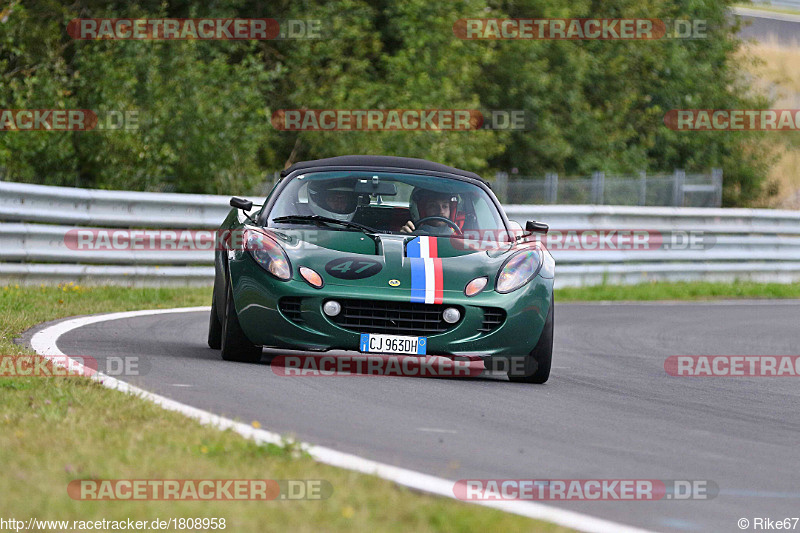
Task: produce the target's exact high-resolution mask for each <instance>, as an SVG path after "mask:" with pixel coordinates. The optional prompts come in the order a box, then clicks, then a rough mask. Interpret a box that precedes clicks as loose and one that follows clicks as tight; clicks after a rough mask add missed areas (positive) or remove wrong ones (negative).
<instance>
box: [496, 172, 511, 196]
mask: <svg viewBox="0 0 800 533" xmlns="http://www.w3.org/2000/svg"><path fill="white" fill-rule="evenodd" d="M493 189H494V194H495V196H497V198H499V199H500V201H501V202H503V203H505V202H508V172H498V173H497V174H495V175H494V187H493Z"/></svg>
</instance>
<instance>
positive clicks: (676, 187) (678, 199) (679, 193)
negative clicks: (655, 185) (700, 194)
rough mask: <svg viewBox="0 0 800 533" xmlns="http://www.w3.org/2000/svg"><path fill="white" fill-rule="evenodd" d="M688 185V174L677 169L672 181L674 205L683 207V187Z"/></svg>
mask: <svg viewBox="0 0 800 533" xmlns="http://www.w3.org/2000/svg"><path fill="white" fill-rule="evenodd" d="M685 183H686V172H684V171H683V170H679V169H677V168H676V169H675V176H674V178H673V181H672V205H674V206H676V207H683V185H684V184H685Z"/></svg>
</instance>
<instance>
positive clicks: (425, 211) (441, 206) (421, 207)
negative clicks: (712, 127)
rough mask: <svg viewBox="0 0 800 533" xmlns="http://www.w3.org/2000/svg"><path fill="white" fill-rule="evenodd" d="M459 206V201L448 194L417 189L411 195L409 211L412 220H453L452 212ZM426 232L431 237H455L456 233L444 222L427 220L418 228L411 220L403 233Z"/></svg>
mask: <svg viewBox="0 0 800 533" xmlns="http://www.w3.org/2000/svg"><path fill="white" fill-rule="evenodd" d="M457 204H458V199H457V198H456V197H455V196H454V195H452V194H450V193H446V192H438V191H432V190H429V189H422V188H420V187H417V188H416V189H414V192H412V193H411V201H410V202H409V205H408V207H409V210H410V211H411V218H412V219H414V220H421V219H423V218H426V217H442V218H446V219H449V220H452V214H453V213H452V211H453V210H454V208H455V206H456V205H457ZM416 231H419V232H424V233H427V234H429V235H455V233H456V231H455V230H454V229H453V228H452V227H451V226H450V225H449V224H447V223H446V222H445V221H444V220H426V221H425V222H424V223H423V224H422V225H421V226H419V227H416V225H415V224H414V222H412V221H411V220H409V221H408V222H406V223H405V224H404V225H403V227H402V228H400V232H401V233H414V232H416Z"/></svg>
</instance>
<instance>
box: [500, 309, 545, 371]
mask: <svg viewBox="0 0 800 533" xmlns="http://www.w3.org/2000/svg"><path fill="white" fill-rule="evenodd" d="M554 307H555V306H554V305H553V297H552V296H551V297H550V309H549V310H548V311H547V319H546V320H545V322H544V328H542V334H541V335H540V336H539V342H537V343H536V346H535V347H534V348H533V350H532V351H531V353H530V354H528V355H526V356H525V364H524V370H523V371H522V372H519V373H517V372H512V371H511V370H509V371H508V379H509V380H511V381H515V382H518V383H544V382H545V381H547V378H549V377H550V363H551V362H552V360H553V314H554V311H553V308H554ZM512 368H513V365H512Z"/></svg>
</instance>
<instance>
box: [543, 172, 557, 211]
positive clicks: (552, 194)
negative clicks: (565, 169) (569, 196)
mask: <svg viewBox="0 0 800 533" xmlns="http://www.w3.org/2000/svg"><path fill="white" fill-rule="evenodd" d="M544 188H545V191H544V197H545V202H547V203H548V204H554V203H556V202H557V201H558V174H557V173H555V172H548V173H547V174H545V175H544Z"/></svg>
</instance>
